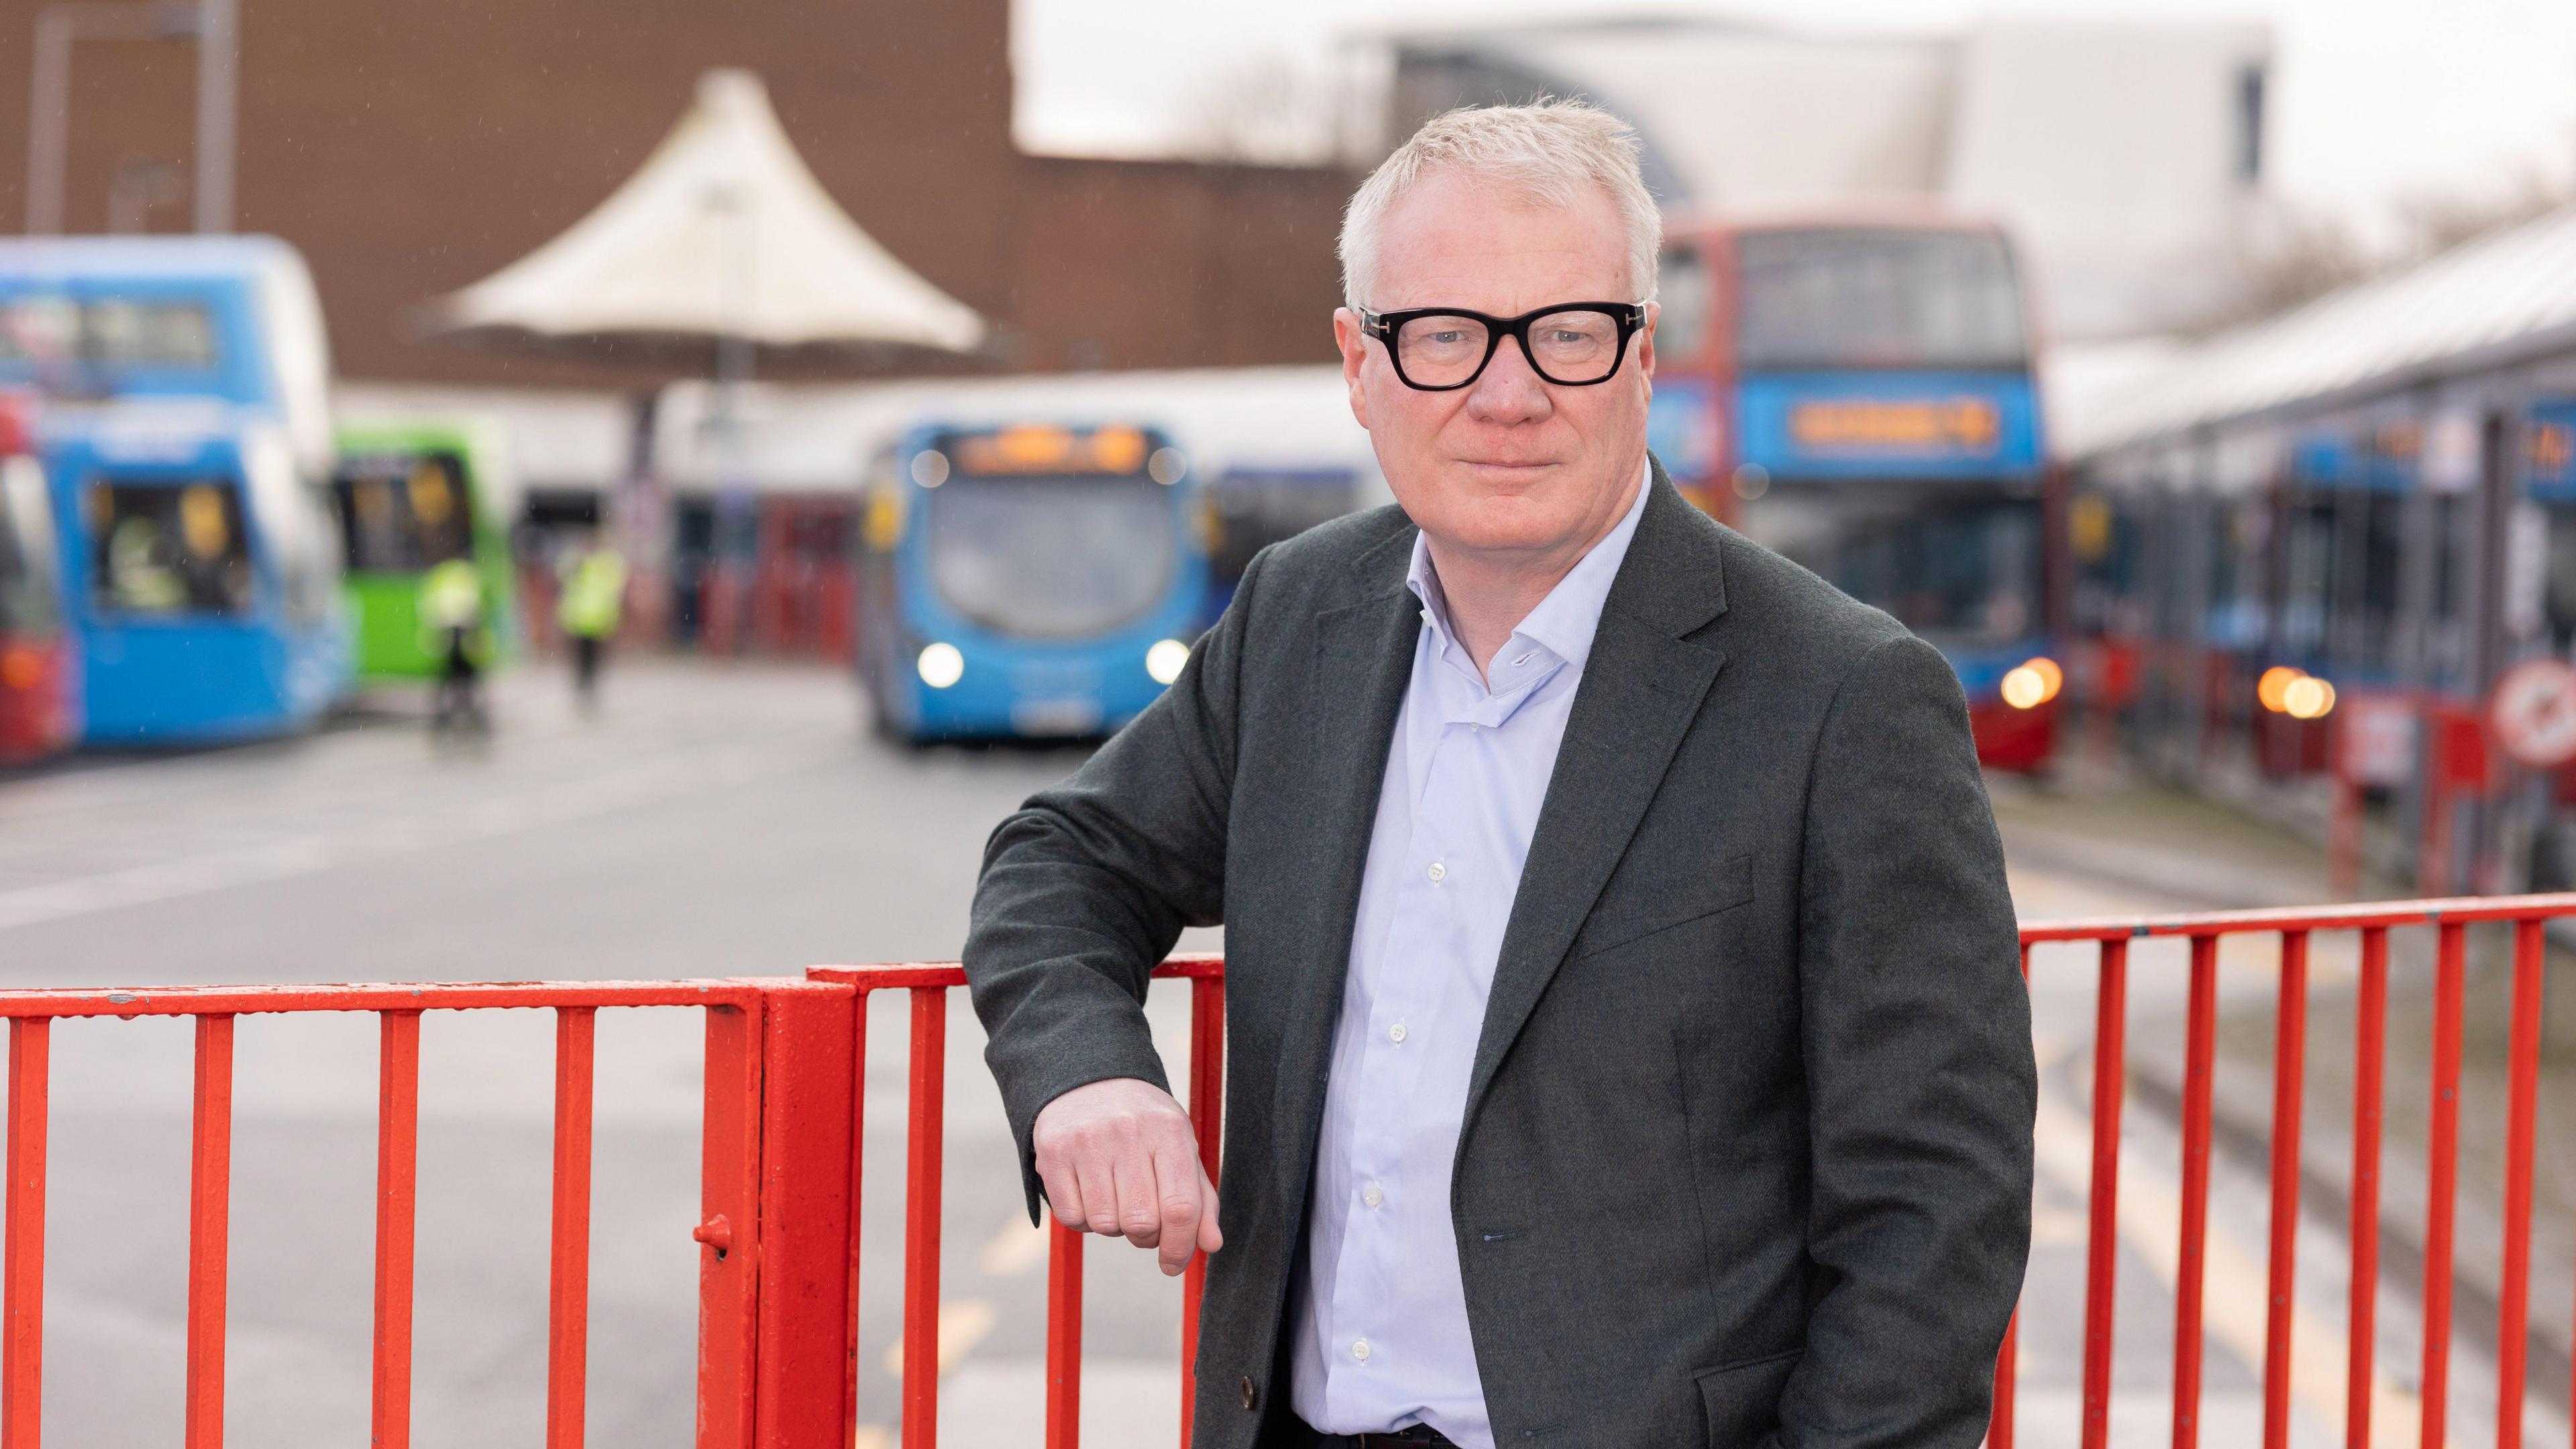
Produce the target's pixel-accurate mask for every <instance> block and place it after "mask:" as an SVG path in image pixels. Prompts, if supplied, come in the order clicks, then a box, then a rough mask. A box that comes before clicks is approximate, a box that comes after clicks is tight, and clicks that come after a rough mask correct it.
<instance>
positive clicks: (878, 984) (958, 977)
mask: <svg viewBox="0 0 2576 1449" xmlns="http://www.w3.org/2000/svg"><path fill="white" fill-rule="evenodd" d="M805 975H806V977H807V979H809V980H813V981H829V982H833V983H836V984H839V985H843V986H855V987H857V988H858V989H859V990H861V991H891V990H902V989H905V988H918V987H928V986H963V985H965V984H966V971H965V968H964V967H961V966H959V965H958V964H957V963H956V962H954V961H906V962H899V963H897V964H894V965H888V966H816V967H813V968H811V969H810V970H808V971H807V972H806V973H805ZM1154 975H1155V976H1156V977H1157V978H1160V979H1165V980H1169V979H1173V978H1184V979H1189V980H1217V979H1222V978H1223V977H1224V975H1225V957H1224V956H1223V955H1221V954H1218V953H1213V952H1189V953H1184V954H1182V955H1178V956H1172V957H1168V958H1166V959H1165V960H1164V962H1163V964H1162V965H1160V966H1157V967H1155V968H1154Z"/></svg>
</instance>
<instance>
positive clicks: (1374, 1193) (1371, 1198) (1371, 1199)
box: [1360, 1182, 1386, 1207]
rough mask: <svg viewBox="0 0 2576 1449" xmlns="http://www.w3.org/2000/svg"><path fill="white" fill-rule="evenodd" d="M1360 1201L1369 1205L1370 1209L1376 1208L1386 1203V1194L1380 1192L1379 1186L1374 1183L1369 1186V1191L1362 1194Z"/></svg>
mask: <svg viewBox="0 0 2576 1449" xmlns="http://www.w3.org/2000/svg"><path fill="white" fill-rule="evenodd" d="M1360 1201H1362V1202H1364V1203H1367V1204H1368V1205H1369V1206H1370V1207H1376V1206H1377V1205H1378V1204H1379V1203H1382V1202H1384V1201H1386V1194H1385V1193H1384V1192H1381V1191H1379V1190H1378V1185H1377V1184H1376V1183H1373V1182H1372V1183H1370V1184H1369V1185H1368V1191H1366V1192H1364V1193H1361V1194H1360Z"/></svg>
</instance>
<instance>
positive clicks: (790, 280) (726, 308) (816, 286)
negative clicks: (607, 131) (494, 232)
mask: <svg viewBox="0 0 2576 1449" xmlns="http://www.w3.org/2000/svg"><path fill="white" fill-rule="evenodd" d="M429 325H430V330H431V331H433V332H435V333H440V334H445V335H449V336H454V337H458V338H461V339H464V340H478V341H491V342H501V343H516V344H519V345H529V346H537V347H543V348H548V349H550V350H569V351H577V352H584V353H592V354H596V355H599V356H601V357H605V358H612V359H614V358H627V359H632V360H636V361H665V362H672V363H676V364H682V365H688V366H692V367H694V366H695V365H697V364H700V363H702V362H703V360H704V359H706V358H707V357H709V356H710V355H711V354H712V351H713V344H714V343H715V341H716V340H717V339H720V338H721V339H739V340H741V341H743V342H747V343H749V344H751V345H752V346H753V347H755V348H757V349H758V350H759V351H760V352H762V353H763V354H765V355H770V356H778V355H782V354H783V355H795V354H797V353H813V352H821V353H833V352H843V353H854V354H858V355H860V356H870V355H873V356H877V357H880V358H889V357H894V358H899V357H902V356H904V355H906V354H910V355H914V356H918V355H920V354H922V353H971V352H973V351H974V350H975V349H976V348H978V347H979V346H980V345H982V343H983V342H984V340H985V338H986V335H987V331H986V327H985V323H984V320H983V319H982V318H981V317H979V316H977V315H976V314H975V312H974V311H973V310H972V309H970V308H968V307H967V306H966V305H965V304H963V303H961V302H959V301H957V300H956V299H955V298H953V297H950V296H949V295H948V294H946V293H945V292H942V291H940V290H939V289H938V288H937V287H934V286H932V285H931V284H930V283H929V282H927V281H925V280H923V279H922V278H921V277H920V275H918V274H917V273H915V272H914V271H913V270H912V269H911V268H909V267H906V266H905V265H904V264H903V263H902V262H900V261H897V260H896V259H895V258H894V256H893V254H892V253H890V252H888V251H887V250H886V249H885V248H884V247H882V246H880V245H878V244H877V242H876V241H875V240H874V239H873V238H871V237H870V236H869V235H868V234H867V233H866V232H864V231H862V230H860V229H859V226H858V223H856V222H854V221H852V220H851V219H850V218H849V216H848V215H847V214H846V213H844V212H843V211H842V210H841V208H840V207H839V206H838V205H836V204H835V203H834V202H833V200H832V198H831V196H830V195H829V194H828V193H826V192H825V191H824V190H823V187H822V184H821V183H820V182H818V181H816V180H815V179H814V173H813V172H811V171H809V170H808V169H806V166H805V162H804V159H803V158H802V157H800V156H798V155H797V154H796V148H795V147H794V145H793V144H791V143H790V142H789V141H788V139H787V133H786V131H785V130H784V129H783V128H782V127H781V126H780V125H779V123H778V116H777V113H776V112H775V111H773V110H771V109H770V105H769V94H768V91H767V90H766V89H765V88H764V87H763V86H762V85H761V83H760V79H759V77H757V76H755V75H753V74H751V73H750V72H749V71H742V70H714V71H709V72H707V73H706V74H705V75H704V76H702V77H700V79H699V81H698V93H697V100H696V103H695V104H694V105H692V106H691V107H690V108H689V111H688V113H687V114H686V115H684V116H682V117H681V118H680V123H679V125H678V126H676V127H674V128H673V129H672V131H671V134H670V135H669V136H667V137H665V138H664V139H663V141H662V144H661V146H660V147H659V148H657V149H656V150H655V151H654V152H653V154H652V155H651V156H650V157H648V158H647V159H646V160H645V162H644V164H643V166H642V167H641V168H639V169H638V170H637V171H636V172H635V174H634V175H633V176H631V177H628V178H627V180H626V183H625V184H624V185H622V186H620V187H619V188H618V189H617V190H616V192H615V193H613V194H612V195H610V196H609V198H608V199H607V200H606V201H604V202H601V203H600V205H599V207H598V208H597V209H596V210H594V211H592V212H591V213H590V214H589V215H588V216H586V217H583V218H582V219H581V220H580V221H579V222H576V223H575V224H574V225H573V226H572V228H571V229H570V230H568V231H566V232H564V233H563V234H562V235H561V236H558V237H556V238H555V239H554V240H552V241H550V242H548V243H546V244H545V245H544V246H542V247H539V248H537V249H536V250H535V251H533V252H530V253H529V254H528V255H527V256H525V257H522V258H520V259H519V260H518V261H516V262H513V263H512V264H510V265H509V266H507V267H504V268H502V269H501V270H500V271H498V272H495V273H493V274H492V275H491V276H489V277H486V278H484V279H483V280H482V281H480V282H477V283H475V284H474V285H472V286H470V287H467V288H465V289H464V290H463V291H461V292H457V293H455V294H453V295H451V296H449V297H447V298H445V299H443V300H441V301H439V302H437V303H435V304H433V305H432V307H431V309H430V315H429Z"/></svg>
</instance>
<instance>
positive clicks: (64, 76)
mask: <svg viewBox="0 0 2576 1449" xmlns="http://www.w3.org/2000/svg"><path fill="white" fill-rule="evenodd" d="M79 24H80V20H79V15H78V13H77V12H75V11H73V10H71V9H70V8H68V7H66V6H61V5H48V6H46V7H45V8H44V9H42V10H40V11H38V12H36V46H35V50H36V57H35V58H36V74H35V79H34V83H33V84H32V85H31V86H30V87H29V90H28V100H27V234H28V235H29V236H52V235H54V234H56V233H58V232H60V231H61V230H62V229H63V165H64V159H63V157H64V151H65V150H66V148H67V147H68V146H69V144H70V140H71V123H72V97H71V84H72V36H73V34H74V33H75V32H76V31H77V30H78V28H79Z"/></svg>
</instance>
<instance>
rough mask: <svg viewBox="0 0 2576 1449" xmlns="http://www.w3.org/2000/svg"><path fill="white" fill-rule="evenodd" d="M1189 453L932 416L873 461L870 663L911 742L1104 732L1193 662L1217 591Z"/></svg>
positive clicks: (863, 587)
mask: <svg viewBox="0 0 2576 1449" xmlns="http://www.w3.org/2000/svg"><path fill="white" fill-rule="evenodd" d="M1203 515H1204V510H1203V508H1202V507H1201V505H1200V502H1199V499H1198V496H1197V488H1196V484H1195V482H1194V480H1193V478H1192V476H1191V472H1190V467H1189V462H1188V460H1187V459H1186V458H1185V457H1184V456H1183V455H1182V453H1181V451H1180V450H1179V449H1178V448H1176V447H1174V446H1173V445H1172V442H1171V440H1170V439H1169V438H1168V437H1166V436H1165V435H1164V434H1163V433H1162V432H1160V431H1159V430H1157V429H1153V428H1149V427H1140V426H1135V425H1131V424H1124V423H1117V424H1102V425H1097V426H1082V427H1074V426H1063V425H1057V424H1052V423H1019V424H1013V425H1009V426H1002V427H985V426H956V425H947V424H930V425H925V426H921V427H916V428H914V429H912V430H911V431H910V432H908V433H906V434H905V435H904V436H903V438H902V439H901V440H900V441H899V442H898V443H897V444H896V445H895V447H894V448H893V449H892V450H890V451H889V452H887V453H886V454H884V455H883V456H882V457H881V458H880V459H879V460H878V462H877V465H876V467H875V469H874V471H873V476H872V477H871V478H870V479H869V483H868V490H867V504H866V509H865V512H864V515H863V518H862V523H861V528H862V532H863V535H864V538H863V540H862V542H863V545H864V546H863V547H862V549H861V551H860V560H861V562H860V579H859V589H858V610H859V619H858V628H857V638H858V670H859V676H860V679H861V680H862V682H863V683H864V684H865V685H866V687H867V692H868V698H869V700H870V703H871V707H872V709H873V711H874V713H875V717H876V721H877V725H878V727H879V729H880V730H882V731H884V732H886V733H888V734H891V735H896V736H899V737H902V738H905V739H910V740H935V739H976V738H983V739H993V738H1012V737H1019V738H1046V737H1073V738H1079V737H1085V736H1095V735H1101V734H1106V733H1108V732H1109V731H1112V730H1115V729H1116V728H1118V727H1119V726H1120V725H1122V724H1125V723H1126V722H1127V721H1128V720H1130V719H1132V718H1134V717H1135V715H1136V714H1137V712H1138V711H1140V710H1142V709H1144V708H1145V706H1146V705H1148V704H1151V703H1152V702H1153V701H1154V699H1155V697H1156V696H1157V695H1159V694H1161V693H1162V691H1163V688H1164V686H1166V685H1168V684H1170V683H1171V682H1172V681H1173V680H1174V679H1177V678H1179V677H1180V672H1181V666H1182V665H1183V664H1184V663H1186V662H1187V661H1188V659H1189V652H1190V643H1189V641H1190V640H1191V639H1192V638H1194V637H1195V633H1196V629H1197V626H1198V623H1199V621H1200V614H1201V610H1202V608H1203V599H1204V597H1205V594H1206V590H1207V572H1208V570H1207V557H1208V555H1207V539H1206V525H1205V521H1204V516H1203Z"/></svg>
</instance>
